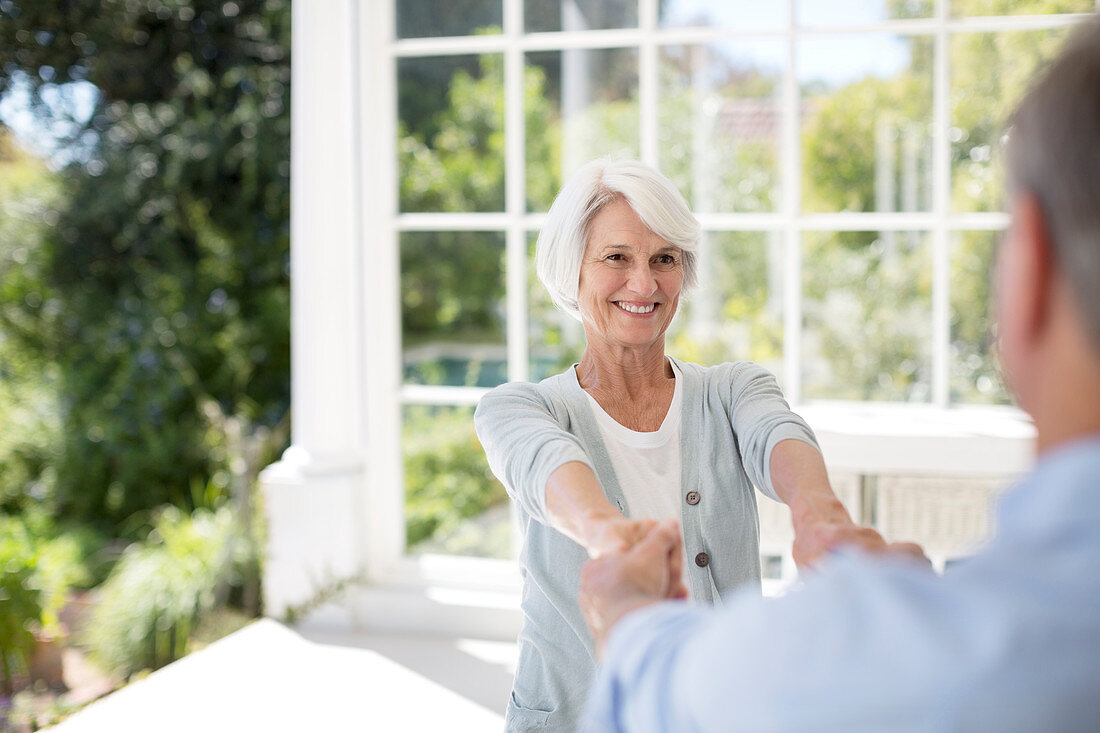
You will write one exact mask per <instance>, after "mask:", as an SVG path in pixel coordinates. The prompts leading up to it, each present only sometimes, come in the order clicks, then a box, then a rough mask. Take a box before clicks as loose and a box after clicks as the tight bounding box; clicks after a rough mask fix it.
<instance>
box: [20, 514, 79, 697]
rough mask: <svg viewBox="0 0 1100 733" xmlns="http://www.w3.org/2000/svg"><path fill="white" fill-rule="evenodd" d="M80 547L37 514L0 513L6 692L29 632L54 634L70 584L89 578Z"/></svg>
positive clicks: (26, 649)
mask: <svg viewBox="0 0 1100 733" xmlns="http://www.w3.org/2000/svg"><path fill="white" fill-rule="evenodd" d="M83 551H84V548H83V547H82V546H81V543H80V542H79V541H78V539H77V538H76V537H74V536H72V535H60V536H58V533H57V528H56V527H54V526H53V525H52V523H51V522H50V521H49V519H48V518H47V517H45V516H44V515H41V514H37V515H33V516H29V517H26V518H23V517H10V516H3V515H0V610H2V613H0V685H2V689H3V690H4V691H5V692H6V694H10V693H11V691H12V686H13V681H14V678H15V676H16V675H17V674H18V673H20V672H26V670H27V666H28V664H29V661H30V655H31V653H32V652H33V650H34V646H35V634H36V633H39V632H45V633H48V634H57V633H59V632H60V625H59V624H60V621H59V618H58V613H59V612H60V610H61V607H62V606H63V605H64V603H65V600H66V597H67V594H68V591H69V589H70V588H71V587H73V586H77V585H82V584H85V583H87V581H88V580H89V574H88V571H87V569H86V568H85V567H84V565H83V564H82V562H81V557H82V554H83Z"/></svg>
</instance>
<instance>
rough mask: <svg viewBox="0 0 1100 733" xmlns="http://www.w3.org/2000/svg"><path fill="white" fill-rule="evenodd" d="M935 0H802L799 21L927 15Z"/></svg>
mask: <svg viewBox="0 0 1100 733" xmlns="http://www.w3.org/2000/svg"><path fill="white" fill-rule="evenodd" d="M933 9H934V1H933V0H905V2H900V3H899V2H895V1H894V0H829V2H822V0H799V2H798V11H797V12H798V15H797V18H798V24H799V25H801V26H815V25H816V26H822V25H832V26H837V25H865V24H868V23H878V22H880V21H884V20H894V19H899V18H928V17H931V15H932V11H933Z"/></svg>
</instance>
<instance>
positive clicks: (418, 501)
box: [401, 405, 512, 558]
mask: <svg viewBox="0 0 1100 733" xmlns="http://www.w3.org/2000/svg"><path fill="white" fill-rule="evenodd" d="M473 416H474V408H473V407H466V406H461V407H444V406H438V407H437V406H427V405H406V406H405V409H404V421H403V425H402V433H401V435H402V445H403V448H404V457H405V530H406V541H407V545H408V548H409V552H410V553H411V554H422V553H438V554H447V555H474V556H477V557H497V558H509V557H511V556H512V552H511V542H512V534H511V527H512V522H511V514H510V511H509V507H508V496H507V494H506V493H505V491H504V487H503V486H502V485H501V484H500V482H499V481H497V480H496V479H495V478H494V477H493V475H492V473H491V472H490V471H489V465H488V463H487V462H486V460H485V452H484V451H483V450H482V449H481V443H479V442H478V439H477V435H476V433H475V432H474V417H473Z"/></svg>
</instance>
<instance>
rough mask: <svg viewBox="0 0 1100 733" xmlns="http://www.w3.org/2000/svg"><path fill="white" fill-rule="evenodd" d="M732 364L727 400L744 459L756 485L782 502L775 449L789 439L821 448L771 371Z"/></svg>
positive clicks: (740, 363) (751, 365)
mask: <svg viewBox="0 0 1100 733" xmlns="http://www.w3.org/2000/svg"><path fill="white" fill-rule="evenodd" d="M730 366H731V373H730V378H729V379H728V380H723V381H724V382H725V383H726V384H727V385H728V386H729V389H730V393H729V398H728V401H725V400H724V401H725V404H726V409H727V411H728V414H729V419H730V422H731V423H732V425H733V432H734V434H735V435H736V436H737V442H738V446H739V447H740V450H741V462H742V464H743V465H744V467H745V472H746V473H747V474H748V476H749V479H750V480H751V481H752V482H753V485H754V486H756V488H757V489H758V490H760V491H762V492H763V493H764V494H767V495H768V496H769V497H771V498H772V499H775V500H776V501H779V500H780V499H779V497H778V496H777V495H776V493H775V489H774V488H773V487H772V479H771V455H772V449H774V448H775V446H776V445H778V444H779V443H781V442H782V441H784V440H788V439H794V440H801V441H803V442H805V443H809V444H810V445H812V446H813V447H814V448H817V449H818V450H819V451H820V450H821V448H820V447H819V446H818V444H817V439H816V438H815V437H814V432H813V430H812V429H811V428H810V426H809V425H808V424H807V423H806V421H805V420H803V419H802V418H801V417H799V416H798V415H796V414H795V413H794V412H792V411H791V408H790V406H789V405H788V404H787V401H786V400H785V399H784V398H783V392H782V391H781V390H780V389H779V383H778V382H776V381H775V377H774V376H772V374H771V372H769V371H768V370H767V369H764V368H763V367H761V366H759V365H758V364H754V363H752V362H747V361H743V362H737V363H735V364H731V365H730Z"/></svg>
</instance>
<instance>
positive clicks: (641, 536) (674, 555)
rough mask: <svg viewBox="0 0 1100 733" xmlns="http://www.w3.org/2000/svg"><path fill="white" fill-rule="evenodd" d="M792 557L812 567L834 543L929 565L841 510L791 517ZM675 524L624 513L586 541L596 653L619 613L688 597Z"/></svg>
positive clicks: (585, 592) (585, 583)
mask: <svg viewBox="0 0 1100 733" xmlns="http://www.w3.org/2000/svg"><path fill="white" fill-rule="evenodd" d="M794 525H795V542H794V549H793V553H794V557H795V561H796V563H797V564H798V565H799V567H800V568H801V569H803V570H808V569H811V568H813V567H814V566H815V565H816V564H817V563H818V562H820V560H821V558H822V557H823V556H824V555H826V554H827V553H828V552H829V550H831V549H833V548H835V547H837V546H838V545H848V546H852V545H854V546H857V547H859V548H861V549H863V550H866V551H869V552H876V553H886V554H895V555H900V556H903V557H906V558H911V559H915V560H917V561H919V562H921V563H922V564H925V565H928V564H929V563H928V559H927V558H926V557H925V555H924V552H923V550H922V549H921V548H920V546H919V545H916V544H913V543H910V542H897V543H887V542H886V541H885V540H884V539H883V538H882V535H880V534H879V533H878V532H876V531H875V530H873V529H870V528H868V527H860V526H858V525H856V524H855V523H853V522H852V521H851V519H850V518H848V515H847V513H846V512H844V511H843V509H842V508H841V512H840V513H832V512H806V513H801V514H800V515H797V516H795V517H794ZM681 545H682V539H681V536H680V526H679V523H678V522H676V521H675V520H665V521H662V522H657V521H654V520H651V519H650V520H646V519H642V520H630V519H626V518H625V517H624V518H622V519H618V520H615V521H612V522H608V523H607V525H606V526H605V527H604V528H603V529H602V530H601V532H600V533H598V534H597V535H596V537H595V538H593V541H592V542H591V543H590V544H589V545H588V552H589V555H590V557H591V558H592V559H590V560H589V561H588V562H587V563H586V564H585V565H584V567H583V568H582V570H581V585H580V593H579V596H578V600H579V602H580V606H581V611H582V612H583V613H584V618H585V621H586V622H587V624H588V628H589V630H590V631H591V632H592V638H593V640H594V641H595V643H596V652H597V655H598V656H599V655H602V653H603V648H604V645H605V643H606V642H607V637H608V635H609V634H610V632H611V629H612V628H614V626H615V624H617V623H618V622H619V621H620V620H621V619H622V618H623V617H624V616H626V615H627V614H629V613H631V612H632V611H636V610H640V609H642V608H645V607H646V606H649V605H652V604H654V603H658V602H660V601H664V600H678V599H686V598H687V587H686V586H685V585H684V581H683V578H682V565H683V551H682V547H681Z"/></svg>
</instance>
